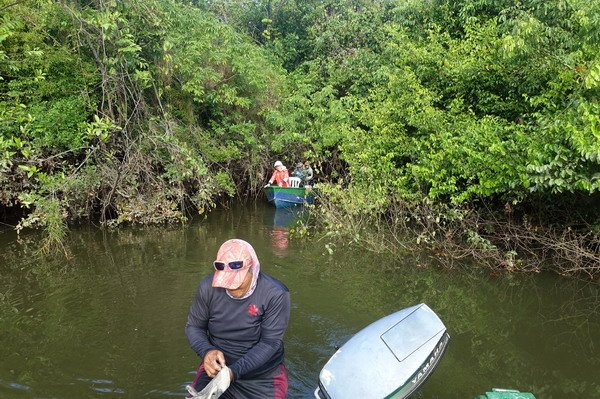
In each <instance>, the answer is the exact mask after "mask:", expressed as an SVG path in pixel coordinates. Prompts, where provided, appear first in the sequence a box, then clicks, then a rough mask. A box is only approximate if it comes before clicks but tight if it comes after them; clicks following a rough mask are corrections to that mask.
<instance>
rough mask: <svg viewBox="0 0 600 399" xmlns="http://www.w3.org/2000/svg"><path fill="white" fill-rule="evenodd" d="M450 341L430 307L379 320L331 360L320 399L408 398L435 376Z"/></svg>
mask: <svg viewBox="0 0 600 399" xmlns="http://www.w3.org/2000/svg"><path fill="white" fill-rule="evenodd" d="M449 339H450V335H448V332H447V331H446V326H444V323H442V321H441V320H440V318H439V317H438V316H437V315H436V314H435V313H434V312H433V310H431V309H430V308H429V307H428V306H427V305H425V304H420V305H416V306H412V307H410V308H406V309H403V310H400V311H398V312H396V313H393V314H391V315H389V316H386V317H384V318H382V319H379V320H377V321H376V322H374V323H372V324H370V325H369V326H367V327H365V328H364V329H362V330H361V331H359V332H358V333H356V334H355V335H354V336H353V337H352V338H350V340H349V341H348V342H346V343H345V344H344V345H343V346H342V347H341V348H340V349H339V350H338V351H337V352H336V353H335V354H334V355H333V356H332V357H331V358H330V359H329V361H328V362H327V364H325V367H323V369H322V370H321V373H320V374H319V387H318V388H317V390H316V391H315V398H317V399H350V398H361V399H370V398H373V399H383V398H394V399H402V398H407V397H409V396H410V395H411V394H412V393H414V392H415V391H416V390H417V388H419V386H421V384H423V383H424V382H425V380H426V379H427V377H429V376H430V375H431V373H432V372H433V369H434V368H435V367H436V366H437V365H438V363H439V361H440V359H441V357H442V355H443V354H444V351H445V350H446V346H447V345H448V341H449Z"/></svg>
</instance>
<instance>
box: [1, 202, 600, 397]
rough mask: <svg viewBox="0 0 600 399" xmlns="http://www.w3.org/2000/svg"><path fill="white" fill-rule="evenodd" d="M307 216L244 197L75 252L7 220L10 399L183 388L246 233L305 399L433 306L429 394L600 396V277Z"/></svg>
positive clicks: (109, 234)
mask: <svg viewBox="0 0 600 399" xmlns="http://www.w3.org/2000/svg"><path fill="white" fill-rule="evenodd" d="M293 216H294V215H288V214H286V213H285V212H281V210H278V211H275V209H272V208H268V207H266V206H265V207H263V206H258V207H256V208H255V207H246V208H242V207H236V208H234V209H231V210H224V211H215V212H213V213H212V214H210V215H209V217H208V218H207V219H206V220H199V221H195V222H193V223H190V224H188V225H186V226H169V227H165V226H162V227H151V228H121V229H118V230H115V231H103V230H99V229H96V228H80V229H76V230H74V231H73V233H72V234H71V236H70V245H69V248H70V250H71V256H72V258H71V260H69V261H64V260H62V261H56V260H51V259H45V260H39V259H38V258H36V257H34V256H33V255H32V254H31V253H30V252H29V251H28V250H27V249H26V248H27V246H26V245H25V246H24V245H20V244H17V242H16V235H15V234H14V232H12V231H11V230H10V229H8V230H7V229H4V230H2V231H0V398H56V399H70V398H111V397H115V398H142V397H148V398H167V397H183V396H184V392H185V390H184V386H185V385H186V383H189V382H190V381H191V380H192V378H193V375H194V370H195V368H196V366H197V362H198V359H197V358H196V356H195V354H194V353H193V352H192V350H191V349H189V347H188V343H187V340H186V338H185V335H184V325H185V320H186V315H187V311H188V307H189V305H190V302H191V299H192V296H193V294H194V290H195V288H196V285H197V283H198V282H199V280H200V279H201V278H202V276H204V275H206V274H208V273H211V267H212V266H211V262H212V261H213V260H214V257H215V254H216V251H217V249H218V247H219V245H220V244H221V243H222V242H223V241H224V240H226V239H228V238H232V237H238V238H243V239H246V240H247V241H249V242H250V243H252V244H253V245H254V247H255V248H256V251H257V253H258V256H259V258H260V260H261V264H262V270H263V271H265V272H267V273H269V274H272V275H273V276H275V277H277V278H278V279H280V280H281V281H283V282H284V283H285V284H286V285H287V286H288V287H289V288H290V291H291V297H292V318H291V323H290V327H289V329H288V332H287V334H286V338H285V344H286V359H287V365H288V370H289V372H290V383H291V386H290V395H289V397H291V398H308V397H311V396H312V392H313V390H314V387H315V385H316V381H317V376H318V373H319V371H320V369H321V368H322V367H323V365H324V364H325V362H326V361H327V359H328V358H329V357H330V356H331V355H332V354H333V352H334V351H335V349H334V348H335V347H336V345H341V344H343V343H344V342H345V341H346V340H347V339H348V338H349V337H351V336H352V335H353V334H354V333H355V332H357V331H358V330H359V329H361V328H362V327H364V326H366V325H367V324H369V323H370V322H372V321H375V320H376V319H378V318H380V317H383V316H385V315H387V314H389V313H392V312H394V311H397V310H399V309H401V308H404V307H407V306H410V305H413V304H417V303H421V302H424V303H427V304H428V305H429V306H430V307H431V308H432V309H434V310H435V311H436V312H437V313H438V314H439V315H440V317H441V318H442V320H443V321H444V322H445V324H446V326H447V327H448V330H449V331H450V334H451V336H452V338H451V341H450V345H449V347H448V351H447V352H446V354H445V356H444V358H443V359H442V361H441V363H440V366H439V367H438V369H437V370H436V371H435V372H434V374H433V376H432V377H431V379H430V380H429V381H428V382H427V383H426V384H425V386H424V388H423V389H422V391H421V392H420V393H419V394H418V395H417V397H420V398H444V399H446V398H457V399H458V398H460V399H472V398H474V397H475V396H476V395H478V394H481V393H484V392H485V391H486V390H489V389H490V388H492V387H511V388H518V389H521V390H523V391H530V392H533V393H534V394H535V395H536V396H537V398H538V399H568V398H577V399H582V398H600V377H599V376H600V372H599V371H598V370H600V290H599V287H598V286H593V285H589V284H587V283H585V282H578V281H573V280H566V279H560V278H557V277H556V276H553V275H535V276H508V277H501V278H492V277H489V276H487V274H485V273H476V272H474V273H472V274H468V273H465V272H464V271H461V272H459V271H440V270H437V269H435V268H432V267H423V265H426V260H427V257H426V256H425V255H424V254H414V255H413V256H407V257H406V258H404V259H384V258H380V257H378V256H376V255H373V254H369V253H364V252H363V251H358V250H356V251H350V250H348V249H347V248H338V247H335V246H333V247H332V249H333V254H330V253H329V251H328V250H327V249H326V248H325V245H326V244H327V241H326V240H312V241H311V240H296V239H290V237H289V228H290V224H291V223H292V219H293ZM24 239H25V241H27V240H35V239H36V235H35V233H30V234H29V235H27V236H25V237H24ZM417 265H420V266H419V267H417Z"/></svg>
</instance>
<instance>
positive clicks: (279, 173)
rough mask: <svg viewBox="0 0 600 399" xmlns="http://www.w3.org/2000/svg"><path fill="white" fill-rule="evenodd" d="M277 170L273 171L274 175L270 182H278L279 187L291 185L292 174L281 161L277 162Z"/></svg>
mask: <svg viewBox="0 0 600 399" xmlns="http://www.w3.org/2000/svg"><path fill="white" fill-rule="evenodd" d="M274 166H275V171H274V172H273V176H271V178H270V179H269V184H268V185H271V184H273V183H276V184H277V185H278V186H279V187H289V186H290V175H289V173H288V170H287V168H286V167H285V166H283V163H281V161H277V162H275V165H274Z"/></svg>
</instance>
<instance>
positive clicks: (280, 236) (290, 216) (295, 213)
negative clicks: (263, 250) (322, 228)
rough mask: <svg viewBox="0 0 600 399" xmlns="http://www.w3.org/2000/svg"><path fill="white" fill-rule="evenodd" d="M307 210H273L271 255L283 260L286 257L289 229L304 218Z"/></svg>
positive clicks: (297, 208) (290, 208)
mask: <svg viewBox="0 0 600 399" xmlns="http://www.w3.org/2000/svg"><path fill="white" fill-rule="evenodd" d="M307 212H308V210H306V209H305V208H304V207H303V206H293V207H288V208H275V209H274V213H273V230H272V231H271V245H272V248H273V253H274V254H275V255H276V256H278V257H280V258H285V257H287V256H288V247H289V245H290V229H291V228H293V227H294V226H295V225H296V224H297V223H298V222H299V221H301V220H303V219H304V218H306V215H307Z"/></svg>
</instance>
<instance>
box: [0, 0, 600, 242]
mask: <svg viewBox="0 0 600 399" xmlns="http://www.w3.org/2000/svg"><path fill="white" fill-rule="evenodd" d="M0 7H2V8H3V14H2V17H1V18H2V19H1V21H0V77H1V79H2V87H1V89H0V96H1V97H0V118H1V120H0V129H1V130H0V167H1V168H2V169H1V170H0V183H1V187H2V188H1V189H0V201H1V202H2V204H4V205H5V206H9V205H13V204H14V205H25V206H31V207H32V209H34V212H33V213H30V214H29V218H28V219H26V220H25V221H24V222H23V223H22V225H29V224H36V223H37V224H42V225H45V226H46V227H48V228H55V229H57V230H60V226H61V223H64V220H75V219H77V218H79V217H81V216H90V215H92V214H94V213H95V214H99V215H100V218H101V220H103V221H107V220H112V221H113V223H114V222H116V223H120V222H143V223H146V222H153V221H161V220H172V219H180V218H181V217H183V215H184V213H185V212H184V211H185V209H187V208H195V209H200V210H201V211H202V210H204V209H206V208H207V207H211V206H213V205H214V201H215V199H216V198H218V197H219V196H220V195H223V194H228V195H233V194H234V193H236V191H237V193H238V194H239V193H242V192H250V193H255V192H257V191H258V189H259V187H260V186H261V183H262V182H264V180H265V174H266V173H268V169H269V165H270V163H271V162H272V160H273V159H275V157H279V158H281V159H282V160H284V161H286V162H295V161H296V160H299V159H309V160H310V161H311V162H313V164H314V166H316V170H317V172H318V178H319V179H320V180H321V181H328V182H330V183H333V185H332V186H330V187H329V188H328V189H327V188H326V189H325V190H324V191H325V192H327V191H328V192H330V193H331V192H335V190H340V189H343V190H346V191H347V193H348V195H346V194H340V193H339V192H338V193H337V194H332V195H333V197H332V198H333V199H337V200H338V201H339V204H340V206H341V207H342V208H343V209H345V211H346V212H349V213H356V214H358V213H363V212H365V211H368V212H369V213H371V214H373V215H385V214H389V212H390V211H391V210H392V209H393V206H394V204H396V203H398V201H401V202H404V203H408V204H421V203H423V201H434V202H436V203H439V204H451V205H453V206H458V207H463V206H466V205H469V206H470V205H473V204H474V205H477V204H479V203H481V202H485V203H486V204H489V203H491V204H493V206H495V207H496V208H497V209H509V210H510V211H511V212H512V210H513V206H515V205H516V206H522V208H523V209H524V212H527V211H528V210H531V208H532V207H533V204H535V207H536V208H540V209H543V212H545V211H546V210H549V209H555V208H556V209H558V210H559V211H560V212H562V211H564V210H565V209H570V207H572V206H573V204H577V203H585V204H588V203H590V202H593V200H594V198H596V197H597V194H598V192H599V191H600V105H599V103H598V97H599V95H600V56H599V54H600V4H599V3H598V2H588V1H582V0H550V1H539V0H525V1H521V2H517V3H515V2H509V1H492V0H461V1H448V0H411V1H393V0H385V1H373V0H330V1H326V2H323V1H316V0H307V1H298V0H295V1H292V0H289V1H287V0H266V1H260V0H259V1H247V0H240V1H233V2H232V1H226V0H215V1H204V0H195V1H194V2H192V3H191V4H184V3H182V2H177V1H174V0H128V1H125V2H102V1H100V2H97V3H96V2H95V1H92V2H88V3H81V4H77V3H74V4H69V3H42V2H39V3H38V2H35V1H32V0H26V1H23V2H20V3H16V4H12V3H10V4H9V2H7V1H4V2H3V3H2V5H0ZM336 187H337V188H336ZM332 190H333V191H332ZM519 204H521V205H519ZM553 207H554V208H553ZM51 213H52V214H53V215H54V216H53V217H50V216H49V215H50V214H51ZM591 214H592V215H594V213H593V212H592V213H591ZM61 215H62V216H61ZM597 217H598V216H597V213H596V214H595V216H593V217H592V218H591V219H590V218H589V214H587V215H586V220H585V222H586V223H588V225H587V226H585V227H583V230H582V231H583V232H586V231H589V229H590V228H598V225H600V223H599V222H598V219H597ZM550 219H551V218H550ZM565 223H566V222H565ZM568 223H572V221H569V222H568ZM596 238H597V237H596Z"/></svg>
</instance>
